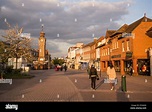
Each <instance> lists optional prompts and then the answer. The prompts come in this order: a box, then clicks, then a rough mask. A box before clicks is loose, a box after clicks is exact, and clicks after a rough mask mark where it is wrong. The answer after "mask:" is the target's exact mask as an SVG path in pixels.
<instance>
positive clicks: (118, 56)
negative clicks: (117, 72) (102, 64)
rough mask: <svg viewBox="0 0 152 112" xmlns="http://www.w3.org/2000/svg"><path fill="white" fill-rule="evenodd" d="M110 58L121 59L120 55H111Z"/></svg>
mask: <svg viewBox="0 0 152 112" xmlns="http://www.w3.org/2000/svg"><path fill="white" fill-rule="evenodd" d="M111 58H121V54H118V55H113V56H111Z"/></svg>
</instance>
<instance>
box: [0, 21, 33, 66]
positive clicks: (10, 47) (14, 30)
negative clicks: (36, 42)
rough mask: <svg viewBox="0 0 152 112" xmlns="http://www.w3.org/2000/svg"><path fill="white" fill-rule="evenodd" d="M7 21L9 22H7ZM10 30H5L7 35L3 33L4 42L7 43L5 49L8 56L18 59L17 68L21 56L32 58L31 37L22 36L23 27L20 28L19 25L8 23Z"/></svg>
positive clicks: (27, 58)
mask: <svg viewBox="0 0 152 112" xmlns="http://www.w3.org/2000/svg"><path fill="white" fill-rule="evenodd" d="M6 23H7V22H6ZM7 25H8V30H6V31H5V35H2V37H3V38H4V42H5V43H6V44H7V47H6V48H5V51H6V53H8V54H7V56H8V57H10V58H15V59H16V67H15V68H16V69H17V63H18V59H19V58H25V59H26V60H31V58H32V57H31V56H32V55H31V44H30V43H31V38H27V37H22V36H21V35H22V33H23V28H19V27H18V25H15V26H14V27H11V25H10V24H8V23H7Z"/></svg>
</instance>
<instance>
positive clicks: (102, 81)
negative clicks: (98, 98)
mask: <svg viewBox="0 0 152 112" xmlns="http://www.w3.org/2000/svg"><path fill="white" fill-rule="evenodd" d="M103 83H104V79H102V80H101V81H100V82H99V83H98V84H97V85H96V89H98V88H99V87H100V86H101V85H102V84H103Z"/></svg>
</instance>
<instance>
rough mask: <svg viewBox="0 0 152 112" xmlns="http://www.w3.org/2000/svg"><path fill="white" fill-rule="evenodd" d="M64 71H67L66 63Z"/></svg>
mask: <svg viewBox="0 0 152 112" xmlns="http://www.w3.org/2000/svg"><path fill="white" fill-rule="evenodd" d="M64 71H65V72H66V71H67V65H66V64H65V65H64Z"/></svg>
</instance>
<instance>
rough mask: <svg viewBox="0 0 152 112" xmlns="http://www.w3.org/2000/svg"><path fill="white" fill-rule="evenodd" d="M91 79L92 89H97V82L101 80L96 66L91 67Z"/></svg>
mask: <svg viewBox="0 0 152 112" xmlns="http://www.w3.org/2000/svg"><path fill="white" fill-rule="evenodd" d="M89 79H91V89H94V90H95V89H96V80H97V79H98V80H99V77H98V74H97V70H96V68H95V66H94V65H92V66H91V69H90V72H89Z"/></svg>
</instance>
